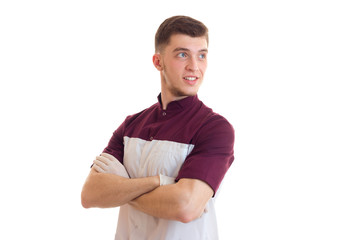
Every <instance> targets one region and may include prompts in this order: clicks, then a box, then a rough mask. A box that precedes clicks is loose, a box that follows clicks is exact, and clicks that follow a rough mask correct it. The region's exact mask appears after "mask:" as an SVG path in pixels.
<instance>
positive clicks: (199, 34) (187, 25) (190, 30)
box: [153, 16, 208, 106]
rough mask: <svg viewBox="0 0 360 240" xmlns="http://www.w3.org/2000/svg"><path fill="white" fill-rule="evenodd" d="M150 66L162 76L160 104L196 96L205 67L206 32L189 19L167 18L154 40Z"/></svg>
mask: <svg viewBox="0 0 360 240" xmlns="http://www.w3.org/2000/svg"><path fill="white" fill-rule="evenodd" d="M155 48H156V52H155V54H154V56H153V63H154V66H155V67H156V69H157V70H159V71H160V75H161V95H162V98H163V99H162V100H163V104H165V106H166V105H167V103H169V102H171V101H174V100H180V99H182V98H184V97H187V96H194V95H196V94H197V92H198V90H199V87H200V85H201V83H202V81H203V77H204V74H205V71H206V68H207V52H208V30H207V28H206V26H205V25H204V24H203V23H201V22H199V21H197V20H195V19H192V18H190V17H185V16H175V17H171V18H168V19H166V20H165V21H164V22H163V23H162V24H161V25H160V27H159V29H158V31H157V33H156V37H155Z"/></svg>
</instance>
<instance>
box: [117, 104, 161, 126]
mask: <svg viewBox="0 0 360 240" xmlns="http://www.w3.org/2000/svg"><path fill="white" fill-rule="evenodd" d="M157 109H158V104H153V105H152V106H150V107H148V108H146V109H144V110H142V111H140V112H137V113H135V114H132V115H129V116H127V117H126V119H125V121H124V124H125V127H126V126H129V125H130V124H132V123H134V122H137V121H139V120H142V119H144V118H148V117H149V116H151V115H153V114H154V112H155V111H157Z"/></svg>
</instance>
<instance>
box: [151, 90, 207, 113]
mask: <svg viewBox="0 0 360 240" xmlns="http://www.w3.org/2000/svg"><path fill="white" fill-rule="evenodd" d="M157 99H158V107H159V108H160V109H161V110H162V111H164V110H163V109H162V102H161V93H160V94H159V95H158V97H157ZM199 101H200V100H199V98H198V95H195V96H189V97H186V98H184V99H181V100H178V101H172V102H170V103H169V104H168V105H167V108H166V110H165V111H166V112H171V111H177V110H182V109H186V108H189V107H191V106H193V105H194V104H195V103H197V102H199Z"/></svg>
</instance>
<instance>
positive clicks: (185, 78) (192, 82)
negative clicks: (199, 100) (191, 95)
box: [184, 76, 199, 85]
mask: <svg viewBox="0 0 360 240" xmlns="http://www.w3.org/2000/svg"><path fill="white" fill-rule="evenodd" d="M198 79H199V78H198V77H195V76H191V77H184V80H185V81H186V82H187V83H189V84H191V85H194V84H195V83H196V82H197V80H198Z"/></svg>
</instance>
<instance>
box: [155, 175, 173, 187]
mask: <svg viewBox="0 0 360 240" xmlns="http://www.w3.org/2000/svg"><path fill="white" fill-rule="evenodd" d="M159 177H160V186H164V185H169V184H174V183H175V178H173V177H168V176H165V175H162V174H160V175H159Z"/></svg>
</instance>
